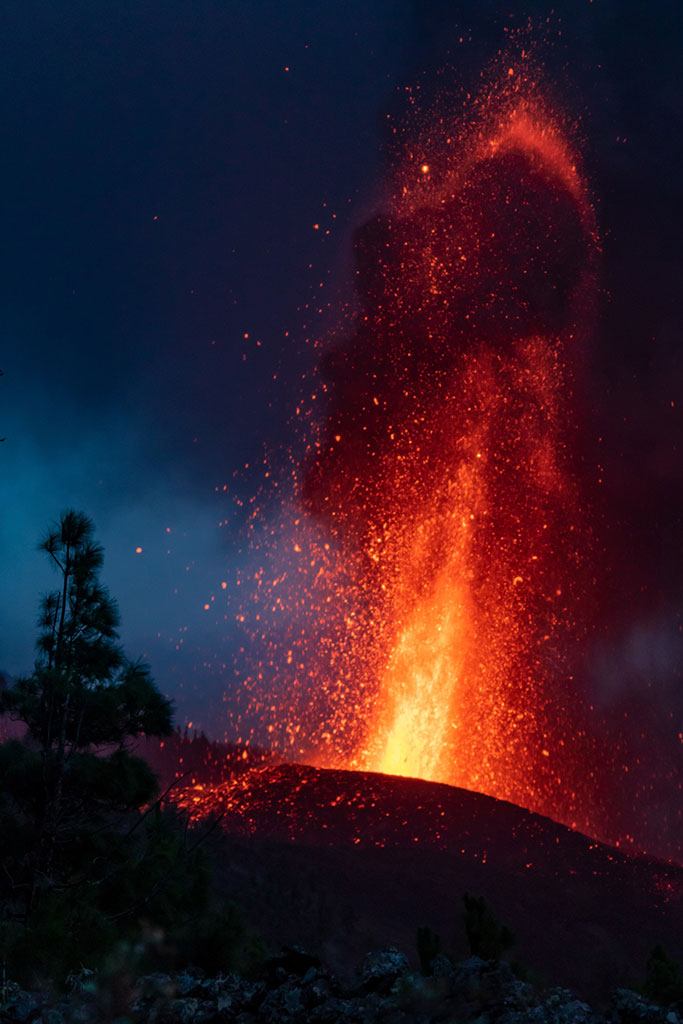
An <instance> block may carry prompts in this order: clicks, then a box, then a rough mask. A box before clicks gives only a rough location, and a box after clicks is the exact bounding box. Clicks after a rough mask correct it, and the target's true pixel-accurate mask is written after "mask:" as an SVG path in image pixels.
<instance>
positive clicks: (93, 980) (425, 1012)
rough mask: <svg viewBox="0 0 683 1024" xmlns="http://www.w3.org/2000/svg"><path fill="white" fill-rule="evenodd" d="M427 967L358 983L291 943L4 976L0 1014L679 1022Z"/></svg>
mask: <svg viewBox="0 0 683 1024" xmlns="http://www.w3.org/2000/svg"><path fill="white" fill-rule="evenodd" d="M432 972H433V973H432V975H431V976H429V977H427V976H425V975H423V974H421V973H415V972H413V971H411V969H410V965H409V963H408V960H407V958H406V957H405V956H404V955H403V954H402V953H400V952H399V951H398V950H396V949H386V950H383V951H381V952H377V953H369V954H368V955H367V956H366V958H365V961H364V963H363V964H362V967H361V968H360V969H359V971H358V974H357V978H356V980H355V981H354V982H353V983H352V984H346V985H342V984H341V983H340V982H339V981H338V980H337V979H336V978H334V977H333V976H332V975H331V974H330V973H329V971H328V970H327V969H326V968H325V967H324V965H322V964H321V963H320V961H319V960H318V959H317V958H316V957H314V956H311V955H309V954H307V953H305V952H303V951H302V950H299V949H297V948H289V949H285V950H283V951H282V953H280V954H278V955H277V956H274V957H271V958H270V959H269V960H268V961H266V964H265V968H264V972H263V977H262V979H261V980H258V981H249V980H246V979H244V978H241V977H239V976H237V975H236V974H230V973H228V974H220V975H218V976H217V977H215V978H208V977H205V976H204V975H202V974H201V972H197V971H193V970H188V971H184V972H181V973H177V974H173V975H171V974H152V975H147V976H143V977H140V978H133V977H132V976H130V975H128V974H127V973H126V972H125V971H123V970H122V971H120V972H119V973H118V974H113V975H110V976H108V977H106V978H105V977H98V976H97V975H94V974H89V973H88V972H86V973H85V974H84V975H82V976H78V977H75V978H73V979H72V986H71V987H72V991H71V993H70V994H69V996H68V997H63V998H61V999H55V998H53V999H52V1000H50V999H48V998H47V997H46V996H44V995H42V996H41V995H40V994H39V993H30V992H25V991H22V990H21V989H20V988H19V987H18V986H17V985H14V984H13V983H11V982H7V981H6V980H5V982H4V984H3V988H2V993H1V994H2V1003H1V1004H0V1007H1V1008H0V1021H2V1022H7V1024H10V1022H11V1024H15V1022H31V1021H35V1022H40V1024H105V1022H108V1024H143V1022H144V1024H280V1022H282V1024H337V1022H339V1024H375V1022H382V1024H384V1022H386V1024H409V1022H410V1024H412V1022H415V1024H432V1022H434V1024H436V1022H442V1024H447V1022H456V1021H457V1022H458V1024H527V1022H528V1024H603V1022H610V1024H682V1022H683V1003H681V1002H679V1003H675V1004H671V1005H668V1006H659V1005H656V1004H654V1003H652V1002H649V1001H647V1000H646V999H644V998H643V997H642V996H640V995H638V994H637V993H635V992H633V991H630V990H627V989H617V990H616V991H615V992H614V993H613V994H612V997H611V1000H610V1002H609V1004H608V1005H606V1006H604V1007H601V1008H600V1010H599V1011H596V1010H595V1009H592V1008H591V1007H590V1006H588V1005H587V1004H586V1003H585V1002H583V1001H581V1000H580V999H578V998H577V997H576V995H574V994H573V993H572V992H571V991H569V990H568V989H564V988H553V989H547V990H543V989H539V988H537V987H535V986H533V985H531V984H529V983H528V982H526V981H522V980H521V979H520V978H519V977H517V976H516V975H515V973H514V972H513V970H512V968H511V967H510V966H509V965H508V964H507V963H504V962H501V961H497V960H490V961H484V960H480V959H478V958H477V957H470V958H469V959H467V960H463V961H460V962H458V963H455V964H453V963H452V962H451V961H450V960H449V959H448V958H447V957H445V956H443V955H439V956H437V957H436V958H435V960H434V961H433V963H432Z"/></svg>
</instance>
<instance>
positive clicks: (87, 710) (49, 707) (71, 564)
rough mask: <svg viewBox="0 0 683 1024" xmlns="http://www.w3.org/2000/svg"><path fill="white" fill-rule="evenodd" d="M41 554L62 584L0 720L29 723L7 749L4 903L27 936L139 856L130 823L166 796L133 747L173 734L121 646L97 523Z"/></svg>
mask: <svg viewBox="0 0 683 1024" xmlns="http://www.w3.org/2000/svg"><path fill="white" fill-rule="evenodd" d="M40 549H41V550H42V551H44V552H45V553H46V554H47V555H48V557H49V559H50V562H51V563H52V565H53V567H54V569H55V570H56V572H57V575H58V580H59V586H58V588H57V589H55V590H54V591H53V592H51V593H49V594H47V596H45V597H44V598H43V599H42V601H41V605H40V616H39V630H40V632H39V636H38V640H37V649H38V657H37V660H36V664H35V668H34V671H33V673H32V674H31V675H30V676H29V677H27V678H24V679H19V680H18V681H17V682H16V683H15V684H14V685H13V686H10V687H8V688H7V689H5V690H4V691H2V692H1V693H0V712H3V713H5V714H8V715H9V716H10V717H11V718H12V719H14V720H17V721H20V722H23V723H25V725H26V734H25V737H24V739H23V740H22V741H17V740H13V741H10V742H8V743H4V744H2V745H1V746H0V855H1V856H2V860H3V866H4V876H3V878H2V879H0V895H1V896H2V897H3V910H4V916H5V918H6V919H12V918H14V919H16V920H21V921H22V922H23V925H24V927H25V928H28V927H30V926H31V925H32V923H34V922H35V919H36V913H37V911H38V910H39V909H40V908H39V907H38V905H39V904H40V906H41V907H42V909H43V910H44V908H45V906H46V905H47V904H50V903H51V905H52V904H54V901H55V899H57V901H58V902H59V899H60V898H62V897H64V896H65V895H67V896H68V897H69V898H70V899H71V901H72V904H73V906H76V905H77V904H78V898H80V895H83V894H84V893H87V894H88V899H89V900H90V902H91V903H92V901H93V900H94V901H95V903H96V902H97V895H96V894H97V891H98V889H100V888H102V889H104V888H106V885H107V884H110V882H111V878H112V876H113V875H115V874H116V870H117V868H120V867H121V866H122V865H123V864H124V863H125V861H126V858H127V857H129V855H130V853H131V850H130V848H129V847H126V845H125V843H124V841H123V840H124V836H125V833H126V829H125V828H124V827H123V825H122V822H123V820H124V816H125V815H126V814H130V812H132V811H134V810H136V809H138V808H140V807H142V806H143V805H145V804H148V803H149V802H150V801H151V800H153V798H154V797H155V795H156V793H157V780H156V776H155V775H154V773H153V772H152V770H151V768H150V767H149V766H148V765H147V763H146V762H145V761H143V760H142V759H141V758H138V757H135V756H134V755H133V754H131V753H130V751H129V749H128V747H129V745H130V741H131V740H133V739H134V738H135V737H136V736H139V735H141V734H143V733H144V734H146V735H152V736H166V735H169V734H170V733H171V731H172V705H171V702H170V701H169V700H167V699H166V698H165V697H164V696H163V695H162V694H161V693H160V692H159V690H158V689H157V688H156V686H155V685H154V683H153V681H152V679H151V676H150V673H149V669H148V667H147V666H146V665H144V664H141V663H136V662H131V661H129V660H128V659H127V658H126V657H125V655H124V653H123V650H122V649H121V647H120V645H119V643H118V633H117V627H118V624H119V615H118V609H117V606H116V603H115V602H114V601H113V600H112V598H111V597H110V596H109V594H108V592H107V590H106V588H105V587H104V586H103V585H102V584H101V583H100V580H99V574H100V570H101V568H102V561H103V550H102V548H101V546H100V545H99V544H96V543H95V541H94V528H93V524H92V521H91V520H90V519H89V518H88V517H87V516H86V515H84V514H83V513H81V512H75V511H72V510H69V511H67V512H65V513H64V514H63V515H62V516H61V518H60V520H59V523H58V524H57V525H56V526H55V528H53V529H52V530H50V531H49V533H48V534H47V536H46V537H45V539H44V540H43V541H42V543H41V544H40ZM136 838H137V837H136ZM110 888H111V886H110ZM79 894H80V895H79ZM93 894H95V895H93ZM62 904H64V899H62ZM62 909H63V907H62ZM38 918H40V914H39V913H38Z"/></svg>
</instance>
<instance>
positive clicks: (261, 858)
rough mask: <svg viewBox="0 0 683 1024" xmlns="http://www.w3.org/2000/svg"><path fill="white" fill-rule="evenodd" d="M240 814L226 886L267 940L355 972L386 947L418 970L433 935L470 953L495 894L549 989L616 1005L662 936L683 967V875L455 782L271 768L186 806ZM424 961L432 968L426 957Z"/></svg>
mask: <svg viewBox="0 0 683 1024" xmlns="http://www.w3.org/2000/svg"><path fill="white" fill-rule="evenodd" d="M198 800H199V804H200V805H201V807H202V809H206V810H208V809H209V807H210V806H211V807H212V809H213V810H219V811H220V810H224V811H225V817H224V818H223V830H222V833H221V834H220V835H219V836H214V839H213V841H214V843H215V844H216V848H215V855H216V859H217V861H218V865H219V870H218V886H219V888H220V889H221V890H222V892H223V893H226V894H229V895H230V896H232V897H234V898H235V899H236V900H237V901H238V902H239V903H240V904H241V906H242V907H243V908H244V910H245V912H246V914H247V915H248V917H249V918H250V920H251V922H252V923H253V925H254V926H255V927H256V928H257V929H259V930H260V931H261V934H262V935H263V936H264V938H265V939H266V941H267V942H269V943H270V944H271V945H273V946H276V945H278V944H281V943H301V944H303V945H306V946H307V947H309V948H310V949H312V950H313V951H315V952H317V953H319V954H321V955H322V956H323V957H324V958H325V960H326V961H327V962H328V963H329V964H330V966H331V967H332V968H333V969H334V970H335V971H337V972H338V973H340V974H341V975H342V976H343V975H344V974H345V973H346V974H347V975H348V972H349V971H350V970H351V969H352V967H353V965H354V964H356V963H357V962H358V958H359V956H362V954H363V953H364V952H365V951H366V950H368V949H372V948H377V947H381V946H384V945H387V944H394V945H398V946H399V948H402V949H403V950H404V951H405V952H406V953H407V954H408V955H409V956H410V957H412V958H413V959H414V960H415V935H416V929H417V927H418V925H425V924H427V925H429V926H430V927H431V928H433V929H434V930H435V931H437V932H438V933H439V934H440V935H441V937H442V940H443V944H444V947H445V948H446V949H447V950H449V951H452V952H453V953H454V954H455V955H457V956H465V955H466V954H467V945H466V939H465V933H464V927H463V922H462V894H463V892H464V891H466V890H468V891H471V892H474V893H476V894H481V895H484V896H485V898H486V900H487V902H488V903H489V904H490V905H491V907H492V908H493V910H494V912H495V913H496V915H497V916H498V918H499V919H500V920H501V922H503V923H505V924H508V925H509V926H510V927H511V928H512V929H513V931H514V933H515V935H516V937H517V945H516V947H515V949H514V951H513V959H516V960H518V961H519V962H520V963H521V964H522V965H523V966H524V967H526V968H527V969H529V970H531V971H532V972H533V974H534V976H535V977H536V978H537V979H538V981H539V982H541V983H547V984H556V985H557V984H561V985H566V986H569V987H571V988H573V989H574V990H575V991H577V992H578V993H579V994H581V995H583V996H584V997H586V998H589V999H592V1000H597V1001H598V1002H599V1001H600V1000H602V999H605V998H606V997H607V995H608V993H609V991H610V990H611V989H613V988H614V987H615V986H617V985H634V984H637V983H638V982H639V981H640V980H641V979H642V977H643V974H644V968H645V961H646V959H647V955H648V953H649V952H650V950H651V949H652V947H653V946H654V944H655V943H657V942H659V943H662V944H664V946H665V948H666V949H667V951H668V952H669V953H670V954H671V955H672V956H674V957H675V958H676V959H681V958H683V929H682V927H681V921H683V867H680V866H678V865H674V864H670V863H664V862H662V861H656V860H654V859H650V858H646V857H643V856H639V857H634V856H632V855H628V854H624V853H622V852H620V851H618V850H615V849H613V848H611V847H608V846H605V845H603V844H601V843H598V842H596V841H595V840H592V839H589V838H588V837H586V836H584V835H582V834H580V833H578V832H573V831H571V830H570V829H568V828H565V827H564V826H562V825H558V824H556V823H555V822H553V821H551V820H550V819H548V818H544V817H541V816H540V815H537V814H532V813H530V812H528V811H525V810H523V809H522V808H519V807H516V806H515V805H513V804H509V803H506V802H504V801H499V800H495V799H493V798H492V797H487V796H483V795H481V794H478V793H473V792H469V791H466V790H461V789H456V788H453V787H450V786H445V785H441V784H439V783H430V782H424V781H421V780H416V779H406V778H398V777H393V776H385V775H377V774H373V773H364V772H348V771H336V770H328V769H316V768H312V767H308V766H303V765H276V766H273V765H270V766H265V767H257V768H255V769H253V770H251V771H249V772H247V773H245V775H243V776H242V777H241V778H240V779H236V780H233V781H232V782H228V783H223V784H219V785H218V786H216V787H200V788H198V789H194V790H186V791H185V792H184V794H183V800H182V802H185V801H188V802H190V801H192V802H194V803H195V804H196V803H197V801H198ZM415 962H416V960H415Z"/></svg>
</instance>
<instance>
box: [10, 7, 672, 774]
mask: <svg viewBox="0 0 683 1024" xmlns="http://www.w3.org/2000/svg"><path fill="white" fill-rule="evenodd" d="M551 8H552V13H551ZM529 16H531V17H532V18H533V19H534V25H535V26H536V27H535V28H534V30H533V32H532V35H533V37H534V38H535V39H537V40H538V41H539V48H540V55H541V58H542V63H543V64H544V65H545V67H546V72H547V76H548V79H549V81H550V82H552V83H553V86H554V89H555V92H556V95H558V96H559V97H561V99H562V101H563V102H564V103H565V105H566V108H567V109H568V110H569V111H570V113H571V114H572V115H573V116H574V117H577V118H579V119H580V122H581V127H580V134H581V136H582V138H583V140H584V146H583V149H584V159H585V167H586V172H587V177H588V180H589V183H590V186H591V189H592V192H593V195H594V198H595V205H596V213H597V220H598V224H599V227H600V232H601V237H602V245H603V262H602V267H601V285H602V287H601V300H600V305H601V308H600V310H599V311H598V326H597V330H596V336H595V340H594V346H593V349H592V351H591V353H590V359H589V367H588V370H587V379H586V382H585V385H586V386H585V451H586V456H585V457H586V464H587V465H590V466H592V465H593V464H594V465H595V466H596V467H597V466H598V465H599V466H600V471H599V475H600V479H601V487H602V490H599V489H598V490H597V492H596V493H597V494H598V497H597V498H596V513H595V514H596V518H597V520H598V521H599V522H600V523H601V529H600V542H599V546H600V549H601V550H602V552H603V555H602V563H603V564H602V566H601V569H600V571H602V572H604V574H605V577H606V579H607V581H608V584H607V586H606V588H605V596H604V609H603V612H604V615H603V626H604V629H603V631H602V632H601V633H600V634H599V635H597V636H596V639H595V642H594V650H593V652H592V654H591V665H592V682H591V686H592V687H593V692H592V698H594V699H595V700H596V701H601V702H602V703H603V704H604V706H605V707H606V708H608V709H610V708H611V710H612V712H613V713H614V714H617V715H618V714H620V713H621V710H620V709H621V703H622V702H623V701H624V700H625V699H626V698H628V699H631V698H634V697H635V700H636V704H637V703H638V702H639V701H640V702H641V703H642V706H643V707H644V708H646V709H647V715H648V716H649V721H650V728H651V731H650V732H649V733H648V736H647V737H646V738H644V739H643V745H644V749H645V748H647V749H651V748H652V747H653V746H655V747H656V746H657V745H658V744H661V745H664V746H665V747H666V748H667V750H670V749H671V744H672V742H674V743H675V740H676V735H677V731H678V730H679V729H680V728H681V727H682V725H683V722H682V719H683V712H682V709H683V697H682V693H681V691H682V689H683V687H682V683H681V621H680V609H681V581H682V580H683V571H682V565H683V563H682V558H681V508H682V504H683V503H682V500H681V499H682V485H681V473H680V460H681V442H682V440H683V438H682V434H683V431H682V426H681V408H683V395H682V394H681V390H682V389H681V380H682V379H683V372H682V371H683V367H682V365H681V364H682V361H683V357H682V355H681V345H680V329H681V294H683V280H682V274H681V258H680V231H681V224H682V220H681V212H682V210H681V205H682V204H681V199H682V194H683V186H682V184H681V175H680V168H681V166H682V162H681V161H682V157H683V154H682V153H681V138H682V133H681V131H680V126H681V114H682V113H683V99H682V93H681V89H680V84H679V70H680V52H681V44H682V43H683V10H682V9H681V7H680V5H679V4H678V3H675V2H673V0H671V2H665V0H656V2H654V3H651V4H648V5H644V4H642V3H641V2H634V0H629V2H624V0H622V2H617V0H594V2H589V0H573V2H572V3H570V2H569V0H566V2H561V3H559V4H554V5H550V4H549V3H548V4H544V3H540V2H536V3H532V2H529V3H526V4H524V3H519V2H515V0H511V2H510V3H509V4H501V3H499V2H495V3H494V2H492V0H489V2H482V0H477V2H475V0H468V2H460V3H456V2H453V0H449V2H446V0H422V2H415V3H412V2H409V0H402V2H390V0H385V2H380V0H372V2H365V3H360V2H356V0H346V2H340V3H332V4H329V3H323V2H318V3H314V2H304V0H290V2H288V3H286V4H284V3H276V2H273V0H271V2H265V0H249V2H246V0H243V2H241V3H231V2H227V0H222V2H218V0H216V2H208V0H196V2H193V3H187V2H180V0H165V2H164V3H161V2H150V3H147V2H144V3H143V2H136V3H117V4H114V3H102V2H93V0H87V2H86V0H83V2H76V0H65V2H62V3H59V4H55V3H53V2H48V0H44V2H38V0H35V2H33V0H21V2H18V0H9V2H6V3H4V4H3V6H2V12H1V13H0V40H2V42H1V43H0V48H1V50H2V60H0V97H1V98H0V118H1V125H2V140H3V162H2V169H1V171H0V174H1V175H2V199H1V200H0V202H1V204H2V224H3V237H4V246H3V250H2V272H1V274H0V288H1V293H2V303H1V310H2V345H1V349H0V368H1V369H2V370H3V371H4V374H5V375H4V377H3V378H2V379H1V380H0V395H1V397H2V401H1V402H0V436H4V437H5V438H6V440H5V441H4V443H3V444H2V445H1V446H0V458H1V459H2V466H3V472H2V480H3V501H2V517H1V519H0V530H1V533H0V566H1V571H2V579H3V586H2V592H1V594H0V600H1V602H2V603H1V606H0V628H1V631H2V632H1V634H0V644H1V646H0V668H2V669H3V670H5V671H6V672H9V673H11V674H13V675H16V674H19V673H21V672H25V671H27V670H30V667H31V665H32V662H33V657H34V654H33V640H34V635H35V628H34V621H35V616H36V610H37V601H38V596H39V594H40V593H41V592H43V591H45V590H47V589H48V588H49V586H50V583H51V579H50V572H49V567H48V566H47V564H46V562H45V559H44V556H41V555H40V554H39V553H38V552H37V551H36V543H37V541H38V539H39V538H40V535H41V533H42V532H43V530H44V529H45V527H46V526H47V524H48V523H49V522H50V521H51V520H53V519H54V518H56V516H57V515H58V514H59V512H60V511H61V510H62V509H63V508H65V507H68V506H73V507H75V508H78V509H82V510H84V511H86V512H87V513H88V514H89V515H91V516H92V517H93V519H94V520H95V523H96V528H97V536H98V539H99V540H100V541H101V543H102V544H103V545H104V547H105V553H106V557H105V570H104V574H103V579H104V582H105V583H106V584H107V585H108V586H109V588H110V590H111V592H112V594H113V596H114V597H116V598H117V600H118V601H119V604H120V608H121V614H122V629H121V636H122V640H123V642H124V644H125V647H126V650H127V652H128V653H129V655H131V656H133V657H138V656H144V657H145V658H146V659H148V660H149V661H150V663H151V666H152V670H153V673H154V676H155V678H156V681H157V683H158V684H159V686H160V688H161V689H162V690H163V691H164V692H167V693H169V694H170V695H171V696H173V697H174V698H175V699H176V701H177V704H178V712H179V713H178V720H179V721H180V722H181V724H182V723H184V722H187V721H188V720H191V721H193V723H194V724H195V725H196V726H198V727H201V728H205V729H206V731H207V733H209V734H211V735H216V736H222V735H223V734H224V731H225V724H224V712H223V710H222V708H223V703H222V702H223V695H224V693H226V691H227V694H228V700H229V695H230V688H231V686H232V685H234V684H233V682H232V680H233V678H234V676H233V660H234V656H235V650H236V648H237V647H238V646H239V643H240V642H241V641H240V639H239V636H240V634H239V633H238V631H237V627H236V626H235V623H234V609H233V608H232V607H231V606H230V601H231V599H232V598H233V597H234V593H235V589H236V579H237V575H238V573H239V572H240V571H244V569H245V566H247V565H248V563H249V559H250V557H252V556H250V555H249V554H248V552H246V550H245V534H244V525H245V520H246V517H247V514H248V512H249V509H250V498H252V497H253V496H254V495H256V494H257V492H258V490H259V488H260V487H261V485H262V482H263V473H264V459H267V460H268V462H269V465H272V466H274V467H276V470H277V468H278V467H282V466H285V465H286V463H287V459H288V458H289V454H288V453H289V452H293V453H294V457H295V458H296V453H297V445H300V444H301V438H300V436H299V435H298V434H297V431H296V430H295V428H294V426H293V421H294V420H295V407H296V405H297V402H298V398H299V394H300V390H301V378H302V374H310V373H311V372H312V371H313V369H314V366H315V363H316V361H317V359H318V358H319V353H320V346H316V344H315V343H316V342H321V340H322V342H323V346H322V347H323V348H324V339H325V338H327V337H328V336H329V335H330V333H331V332H333V331H334V329H335V328H336V327H337V326H338V323H339V318H340V314H339V311H340V309H341V308H342V306H343V304H344V303H345V302H348V301H349V299H350V298H351V296H352V287H353V286H352V276H353V259H352V237H353V232H354V230H356V229H357V228H358V227H359V226H360V225H361V224H363V223H364V222H365V221H366V220H367V219H368V217H369V216H370V215H371V214H372V212H373V211H374V210H376V209H377V208H379V207H381V203H382V177H383V169H384V167H385V164H386V161H387V160H388V159H389V157H390V146H389V145H388V141H389V140H388V138H387V133H386V128H385V124H386V114H387V112H392V113H393V114H395V115H396V116H398V117H400V115H401V110H402V104H403V103H404V99H403V92H404V90H403V88H402V87H403V86H404V85H405V84H406V83H413V84H414V83H416V82H419V83H420V85H421V88H422V89H423V93H424V95H428V96H429V95H431V94H432V93H433V94H434V95H436V94H437V92H439V91H440V90H443V89H444V88H452V89H454V90H462V89H463V88H464V89H465V90H466V89H467V88H469V87H474V86H475V85H476V83H477V82H478V81H479V76H480V73H481V70H482V68H484V67H485V66H486V65H487V63H488V62H489V61H490V60H491V59H492V58H493V57H495V55H496V54H497V53H498V51H499V50H500V49H501V48H502V47H504V46H506V45H507V41H508V33H509V31H510V29H513V28H520V27H522V26H524V25H525V24H526V22H527V19H528V17H529ZM444 69H446V71H444ZM283 472H284V470H283ZM587 473H588V475H590V473H589V471H588V470H587ZM267 515H268V512H267V510H266V516H267ZM219 524H223V525H219ZM136 548H141V549H142V550H141V552H140V553H137V552H136ZM222 583H225V584H226V586H225V587H224V588H223V587H222V586H221V584H222ZM212 598H213V600H212ZM206 604H208V605H209V609H208V611H207V610H205V608H204V606H205V605H206ZM181 641H182V643H181ZM223 666H225V667H223ZM672 737H673V741H672ZM679 749H680V748H679ZM667 763H670V760H669V761H667Z"/></svg>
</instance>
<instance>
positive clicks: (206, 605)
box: [204, 604, 211, 612]
mask: <svg viewBox="0 0 683 1024" xmlns="http://www.w3.org/2000/svg"><path fill="white" fill-rule="evenodd" d="M210 607H211V605H209V604H205V605H204V611H205V612H208V610H209V608H210Z"/></svg>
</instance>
